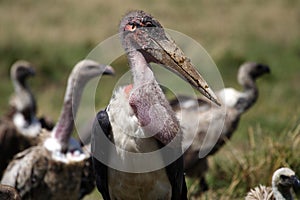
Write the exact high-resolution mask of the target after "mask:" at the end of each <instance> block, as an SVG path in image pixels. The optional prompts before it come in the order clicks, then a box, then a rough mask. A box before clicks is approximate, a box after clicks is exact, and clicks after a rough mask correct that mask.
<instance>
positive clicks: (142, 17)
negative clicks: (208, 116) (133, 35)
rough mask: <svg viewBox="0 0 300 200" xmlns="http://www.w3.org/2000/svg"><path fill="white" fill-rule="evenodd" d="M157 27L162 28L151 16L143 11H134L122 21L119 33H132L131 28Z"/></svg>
mask: <svg viewBox="0 0 300 200" xmlns="http://www.w3.org/2000/svg"><path fill="white" fill-rule="evenodd" d="M128 25H129V26H132V27H157V28H162V25H161V24H160V23H159V22H158V21H157V20H156V19H155V18H154V17H152V16H151V15H150V14H148V13H146V12H144V11H142V10H134V11H130V12H128V13H127V14H126V15H125V16H124V17H123V18H122V20H121V22H120V27H119V32H123V31H128V30H129V31H130V30H132V29H128V28H130V27H128ZM149 25H151V26H149ZM132 27H131V28H132Z"/></svg>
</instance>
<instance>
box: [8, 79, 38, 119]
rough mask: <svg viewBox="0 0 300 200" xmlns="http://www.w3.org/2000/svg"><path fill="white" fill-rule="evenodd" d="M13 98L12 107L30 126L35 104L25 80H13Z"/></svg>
mask: <svg viewBox="0 0 300 200" xmlns="http://www.w3.org/2000/svg"><path fill="white" fill-rule="evenodd" d="M13 85H14V91H15V96H14V97H13V98H14V100H13V105H12V106H14V107H16V110H17V112H20V113H22V115H23V116H24V118H25V120H26V122H27V123H29V124H31V123H32V121H33V120H34V118H35V114H36V102H35V99H34V97H33V94H32V92H31V90H30V88H29V87H28V85H27V83H26V81H25V78H23V79H19V80H18V79H16V78H15V77H14V78H13Z"/></svg>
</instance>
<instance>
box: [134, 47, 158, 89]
mask: <svg viewBox="0 0 300 200" xmlns="http://www.w3.org/2000/svg"><path fill="white" fill-rule="evenodd" d="M128 59H129V65H130V67H131V70H132V75H133V83H134V84H133V85H134V87H137V86H140V85H142V84H147V83H150V82H153V81H154V82H156V80H155V77H154V74H153V72H152V71H151V69H150V65H149V64H148V63H147V61H146V60H145V58H144V56H143V54H142V53H141V52H139V51H130V52H129V53H128Z"/></svg>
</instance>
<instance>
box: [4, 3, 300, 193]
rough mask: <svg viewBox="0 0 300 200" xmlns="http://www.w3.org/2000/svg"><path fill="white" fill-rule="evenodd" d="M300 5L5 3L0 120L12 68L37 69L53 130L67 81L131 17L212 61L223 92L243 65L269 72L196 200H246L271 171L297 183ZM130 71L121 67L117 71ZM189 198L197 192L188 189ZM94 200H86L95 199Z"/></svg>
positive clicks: (103, 97) (110, 82)
mask: <svg viewBox="0 0 300 200" xmlns="http://www.w3.org/2000/svg"><path fill="white" fill-rule="evenodd" d="M299 8H300V1H297V0H265V1H259V0H253V1H241V0H231V1H230V0H224V1H218V0H210V1H204V0H201V1H192V0H184V1H180V0H166V1H156V0H154V1H151V2H150V1H134V0H127V1H121V0H110V1H104V0H86V1H79V0H53V1H34V0H23V1H10V0H1V1H0V66H1V67H0V76H1V84H0V94H1V99H0V114H1V115H3V114H4V113H5V112H6V111H7V110H8V100H9V97H10V95H11V93H12V92H13V87H12V84H11V81H10V77H9V70H10V67H11V65H12V63H13V62H14V61H16V60H18V59H25V60H28V61H30V62H32V63H33V64H34V65H35V66H36V70H37V75H36V77H34V78H32V79H30V81H29V84H30V86H31V88H32V90H33V92H34V94H35V96H36V98H37V103H38V113H39V115H47V116H48V117H50V118H52V119H53V120H57V118H58V116H59V112H60V108H61V106H62V102H63V95H64V92H65V86H66V82H67V77H68V75H69V73H70V72H71V69H72V67H73V66H74V64H75V63H76V62H77V61H79V60H81V59H83V58H85V56H87V54H88V53H89V52H90V51H91V50H92V49H93V48H94V47H95V46H96V45H97V44H98V43H100V42H101V41H103V40H105V39H107V38H108V37H110V36H112V35H114V34H117V32H118V25H119V21H120V19H121V18H122V16H123V15H124V14H125V13H126V12H128V11H130V10H134V9H142V10H144V11H146V12H148V13H151V14H152V15H153V16H154V17H155V18H157V19H158V20H159V21H160V22H161V24H162V25H163V26H164V27H165V28H169V29H173V30H176V31H179V32H182V33H184V34H186V35H188V36H190V37H191V38H193V39H194V40H196V41H197V42H198V43H200V44H201V45H202V46H203V47H204V48H205V49H206V51H207V52H208V53H209V54H210V55H211V57H212V59H213V60H214V61H215V63H216V64H217V66H218V69H219V71H220V73H221V75H222V78H223V81H224V84H225V86H226V87H229V86H231V87H235V88H239V89H241V88H240V86H239V85H238V83H237V81H236V75H237V70H238V67H239V65H240V64H242V63H243V62H244V61H256V62H261V63H264V64H268V65H269V66H270V68H271V71H272V73H271V74H270V75H268V76H264V77H263V78H261V79H259V80H258V87H259V91H260V96H259V99H258V101H257V103H256V104H255V105H254V107H253V108H251V109H250V110H249V111H248V112H247V113H246V114H245V115H244V116H243V117H242V119H241V122H240V124H239V128H238V130H237V131H236V133H235V134H234V135H233V138H232V140H230V142H229V143H228V144H226V146H225V147H224V148H223V149H222V150H221V151H219V152H218V154H217V155H215V156H213V157H211V158H210V160H209V164H210V170H209V173H208V174H207V177H206V178H207V180H208V183H209V187H210V190H209V191H208V192H206V193H205V194H204V195H202V197H201V198H200V199H242V198H243V197H244V196H245V195H246V193H247V191H248V190H249V188H251V187H253V186H256V185H258V184H265V185H270V182H271V176H272V173H273V171H274V170H275V169H277V168H279V167H281V166H288V167H291V168H292V169H294V170H295V171H296V173H297V174H298V175H300V160H299V152H300V151H299V150H300V125H299V124H300V106H299V105H300V104H299V102H300V89H299V87H300V85H299V79H300V66H299V63H300V28H299V27H300V12H299ZM111 65H112V66H114V68H115V69H116V71H117V74H121V72H124V71H127V70H128V66H127V64H126V60H125V59H124V58H120V59H117V60H116V61H115V62H114V63H112V64H111ZM117 80H118V75H117V76H116V77H114V78H111V77H107V78H104V84H105V87H101V92H100V91H98V92H99V94H98V95H97V99H96V102H97V104H98V105H97V107H99V108H101V107H103V106H105V105H107V103H108V101H109V99H110V97H111V91H112V89H113V86H114V83H115V82H116V81H117ZM188 184H189V187H190V191H191V192H192V191H193V190H197V188H196V185H198V184H196V183H195V181H194V180H188ZM98 198H100V195H99V193H98V191H95V192H94V193H93V194H91V195H89V196H88V197H86V198H85V199H98Z"/></svg>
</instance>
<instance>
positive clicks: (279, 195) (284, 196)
mask: <svg viewBox="0 0 300 200" xmlns="http://www.w3.org/2000/svg"><path fill="white" fill-rule="evenodd" d="M272 188H273V194H274V197H275V199H276V200H293V196H292V194H291V191H290V188H289V187H280V186H278V187H277V186H275V185H273V186H272Z"/></svg>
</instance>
